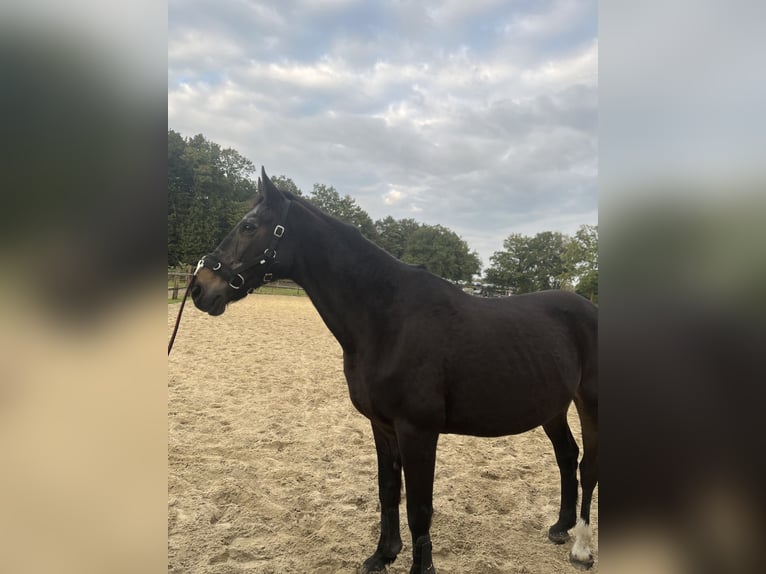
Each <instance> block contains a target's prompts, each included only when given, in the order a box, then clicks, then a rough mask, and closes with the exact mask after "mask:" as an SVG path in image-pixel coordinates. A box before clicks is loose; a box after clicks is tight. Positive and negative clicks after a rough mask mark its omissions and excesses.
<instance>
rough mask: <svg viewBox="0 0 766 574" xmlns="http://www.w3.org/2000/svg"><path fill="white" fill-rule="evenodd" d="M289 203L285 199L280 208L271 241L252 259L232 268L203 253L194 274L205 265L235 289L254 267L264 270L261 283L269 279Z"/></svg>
mask: <svg viewBox="0 0 766 574" xmlns="http://www.w3.org/2000/svg"><path fill="white" fill-rule="evenodd" d="M291 203H292V202H291V201H290V200H289V199H287V200H286V201H285V205H284V207H283V208H282V214H281V216H280V218H279V219H280V223H278V224H277V225H276V226H275V227H274V231H273V233H272V237H271V243H270V244H269V246H268V247H267V248H266V249H265V250H264V252H263V253H262V254H261V255H259V256H258V257H257V258H256V259H255V260H254V261H248V262H246V263H243V264H242V265H240V266H239V267H236V268H234V269H232V268H231V267H229V266H228V265H226V264H225V263H223V262H222V261H221V260H220V259H218V258H217V257H216V256H215V255H212V254H210V255H205V256H204V257H203V258H202V259H200V260H199V262H198V263H197V268H196V269H195V270H194V275H197V273H199V270H200V269H202V268H203V267H206V268H208V269H210V270H211V271H212V272H213V273H215V274H216V275H218V276H220V277H221V278H223V279H224V280H225V281H226V282H227V283H228V284H229V287H231V288H232V289H235V290H237V291H238V290H239V289H242V287H244V286H245V281H246V280H245V276H246V275H248V274H249V273H248V272H249V271H250V270H251V269H254V268H261V270H262V271H263V272H264V273H263V277H262V279H261V284H263V283H268V282H269V281H271V280H272V278H273V273H272V272H271V269H272V267H273V266H274V264H275V263H277V247H278V246H279V241H280V240H281V239H282V237H283V236H284V234H285V226H284V224H285V223H286V221H287V213H288V211H290V204H291Z"/></svg>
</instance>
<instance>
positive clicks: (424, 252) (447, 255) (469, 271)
mask: <svg viewBox="0 0 766 574" xmlns="http://www.w3.org/2000/svg"><path fill="white" fill-rule="evenodd" d="M402 260H403V261H405V262H407V263H414V264H423V265H425V266H426V267H428V270H429V271H431V273H434V274H436V275H439V276H440V277H444V278H446V279H452V280H453V281H461V280H462V281H470V280H471V278H472V277H473V275H475V274H477V273H479V271H480V269H481V260H480V259H479V256H478V255H477V253H476V252H475V251H470V250H469V248H468V244H467V243H466V242H465V241H463V240H462V239H461V238H460V237H459V236H458V235H457V234H456V233H455V232H454V231H451V230H449V229H447V228H446V227H443V226H441V225H421V226H419V227H418V228H417V229H416V230H415V231H413V232H412V233H411V234H410V236H409V238H408V240H407V243H406V246H405V249H404V254H403V256H402Z"/></svg>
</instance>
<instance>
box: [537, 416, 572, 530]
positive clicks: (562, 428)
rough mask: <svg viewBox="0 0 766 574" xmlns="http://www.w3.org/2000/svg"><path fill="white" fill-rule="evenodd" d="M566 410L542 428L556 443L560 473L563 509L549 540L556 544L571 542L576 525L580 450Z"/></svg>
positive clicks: (552, 441) (554, 446) (561, 508)
mask: <svg viewBox="0 0 766 574" xmlns="http://www.w3.org/2000/svg"><path fill="white" fill-rule="evenodd" d="M567 410H568V407H567V409H565V410H564V411H563V412H562V413H560V414H558V415H556V417H555V418H553V419H552V420H550V421H548V422H547V423H545V424H544V425H543V430H545V434H547V435H548V438H549V439H551V443H553V450H554V452H555V453H556V462H557V463H558V465H559V472H560V474H561V507H560V509H559V519H558V522H556V524H554V525H553V526H551V527H550V528H549V529H548V538H549V539H550V540H551V541H553V542H555V543H556V544H563V543H564V542H566V541H567V540H569V534H567V531H568V530H569V529H570V528H572V527H573V526H574V525H575V521H576V519H577V457H578V455H579V454H580V449H579V448H578V447H577V443H576V442H575V439H574V437H573V436H572V431H571V430H569V423H567Z"/></svg>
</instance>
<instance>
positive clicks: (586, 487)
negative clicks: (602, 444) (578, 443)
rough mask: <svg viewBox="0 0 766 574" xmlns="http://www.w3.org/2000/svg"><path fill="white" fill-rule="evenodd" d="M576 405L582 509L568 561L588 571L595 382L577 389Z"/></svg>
mask: <svg viewBox="0 0 766 574" xmlns="http://www.w3.org/2000/svg"><path fill="white" fill-rule="evenodd" d="M575 405H576V406H577V412H578V414H579V415H580V426H581V427H582V443H583V457H582V461H580V481H581V483H582V505H581V508H580V519H579V520H578V521H577V526H576V527H575V529H574V535H575V542H574V545H573V546H572V550H571V552H570V554H569V557H570V559H571V560H572V562H573V563H574V564H576V565H578V566H581V567H584V568H590V567H591V566H592V565H593V555H592V554H591V550H590V541H591V527H590V505H591V501H592V500H593V490H594V489H595V488H596V483H597V482H598V394H597V392H596V389H595V378H593V379H591V381H590V382H586V383H584V384H583V385H582V386H581V387H580V389H579V390H578V392H577V395H576V396H575Z"/></svg>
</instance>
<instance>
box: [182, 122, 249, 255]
mask: <svg viewBox="0 0 766 574" xmlns="http://www.w3.org/2000/svg"><path fill="white" fill-rule="evenodd" d="M254 169H255V167H254V166H253V163H252V162H251V161H250V160H248V159H247V158H245V157H243V156H242V155H241V154H239V152H237V151H236V150H233V149H230V148H227V149H223V150H222V149H221V147H220V146H219V145H218V144H216V143H214V142H211V141H209V140H207V139H205V137H204V136H203V135H201V134H199V135H196V136H194V137H192V138H188V139H184V138H183V137H181V135H180V134H179V133H178V132H175V131H173V130H168V265H179V264H189V263H193V262H194V261H196V260H197V259H199V258H200V256H202V255H203V254H204V253H206V252H207V251H210V249H212V247H214V246H215V245H216V243H218V242H219V241H220V240H221V239H222V238H223V237H224V236H225V235H226V233H228V231H229V230H230V229H231V227H232V226H233V225H234V224H235V223H236V222H237V220H238V219H239V218H240V217H241V216H242V215H243V214H244V213H245V212H246V211H247V210H248V209H249V205H250V201H249V200H250V199H251V198H252V197H254V195H255V192H256V189H255V184H254V182H253V181H252V179H251V178H250V174H251V173H252V172H253V171H254Z"/></svg>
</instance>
